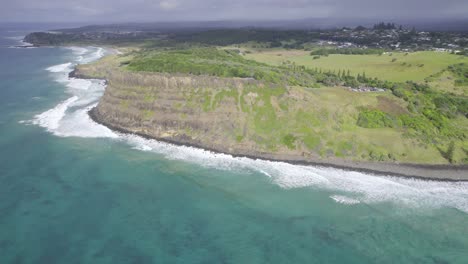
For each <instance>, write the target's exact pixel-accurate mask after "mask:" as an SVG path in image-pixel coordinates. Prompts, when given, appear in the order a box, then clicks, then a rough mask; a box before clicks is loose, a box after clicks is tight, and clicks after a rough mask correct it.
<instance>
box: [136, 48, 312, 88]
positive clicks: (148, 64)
mask: <svg viewBox="0 0 468 264" xmlns="http://www.w3.org/2000/svg"><path fill="white" fill-rule="evenodd" d="M127 69H129V70H131V71H147V72H167V73H184V74H194V75H211V76H219V77H227V78H228V77H238V78H253V79H255V80H261V81H265V82H268V83H274V84H288V85H300V86H309V87H312V86H316V84H315V83H316V79H315V77H314V75H313V74H312V73H310V72H307V71H304V70H303V71H297V70H295V69H291V68H288V67H278V66H271V65H267V64H264V63H260V62H256V61H252V60H247V59H245V58H244V57H242V56H241V55H239V51H237V50H220V49H216V48H188V49H175V50H151V51H145V52H142V53H139V54H138V55H137V56H135V59H133V60H132V61H131V62H130V63H128V65H127Z"/></svg>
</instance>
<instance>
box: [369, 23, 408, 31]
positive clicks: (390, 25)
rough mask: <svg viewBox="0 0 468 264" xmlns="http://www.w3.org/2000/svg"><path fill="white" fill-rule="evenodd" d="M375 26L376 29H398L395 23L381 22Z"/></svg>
mask: <svg viewBox="0 0 468 264" xmlns="http://www.w3.org/2000/svg"><path fill="white" fill-rule="evenodd" d="M373 28H374V29H375V30H391V29H396V28H397V26H396V25H395V23H384V22H380V23H378V24H375V25H374V27H373ZM400 29H402V26H400Z"/></svg>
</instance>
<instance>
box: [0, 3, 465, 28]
mask: <svg viewBox="0 0 468 264" xmlns="http://www.w3.org/2000/svg"><path fill="white" fill-rule="evenodd" d="M2 2H3V3H1V9H0V22H87V23H91V22H92V23H95V22H159V21H220V20H242V21H245V20H249V21H261V20H263V21H269V20H276V21H277V20H299V19H342V18H347V19H381V20H383V19H386V20H388V19H393V20H398V19H406V20H408V19H445V18H451V19H454V18H461V19H462V18H466V16H468V0H385V1H382V0H284V1H282V0H3V1H2Z"/></svg>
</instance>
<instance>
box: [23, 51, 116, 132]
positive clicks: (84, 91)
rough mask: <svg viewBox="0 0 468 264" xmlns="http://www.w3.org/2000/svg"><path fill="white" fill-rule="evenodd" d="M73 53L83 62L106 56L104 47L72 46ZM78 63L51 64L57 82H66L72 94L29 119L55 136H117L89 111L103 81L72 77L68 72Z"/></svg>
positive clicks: (94, 103) (95, 101) (94, 102)
mask: <svg viewBox="0 0 468 264" xmlns="http://www.w3.org/2000/svg"><path fill="white" fill-rule="evenodd" d="M68 49H71V50H72V52H73V54H74V55H75V56H77V57H81V58H82V61H83V63H84V61H85V62H87V63H89V62H92V61H94V60H96V59H98V58H99V57H100V56H103V54H104V50H103V49H102V48H89V49H86V48H81V47H71V48H68ZM74 66H75V64H74V63H72V62H67V63H63V64H59V65H54V66H51V67H48V68H47V69H46V70H47V71H49V72H50V73H51V74H52V75H53V76H54V78H55V81H57V82H60V83H63V84H64V85H65V86H66V87H67V90H66V91H67V92H68V93H69V94H70V95H71V97H70V98H68V99H67V100H65V101H63V102H61V103H59V104H58V105H56V106H55V107H54V108H52V109H50V110H47V111H45V112H43V113H41V114H38V115H36V116H35V117H34V119H33V120H32V121H31V122H30V123H33V124H36V125H39V126H41V127H44V128H46V129H47V131H49V132H51V133H53V134H54V135H57V136H61V137H108V138H115V137H117V134H115V133H114V132H112V131H111V130H110V129H108V128H107V127H104V126H102V125H99V124H96V123H95V122H93V121H92V120H91V119H90V118H89V115H88V114H87V112H88V111H89V110H90V109H91V108H92V107H94V106H95V105H96V103H97V101H98V100H99V98H100V97H101V96H102V93H103V91H104V88H105V87H104V82H103V81H102V80H85V79H77V78H69V77H68V74H69V73H70V72H71V71H72V70H73V67H74Z"/></svg>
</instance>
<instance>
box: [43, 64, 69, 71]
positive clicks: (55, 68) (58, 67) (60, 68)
mask: <svg viewBox="0 0 468 264" xmlns="http://www.w3.org/2000/svg"><path fill="white" fill-rule="evenodd" d="M72 66H73V64H72V63H71V62H67V63H63V64H59V65H54V66H50V67H49V68H47V69H46V70H48V71H50V72H70V71H72Z"/></svg>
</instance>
